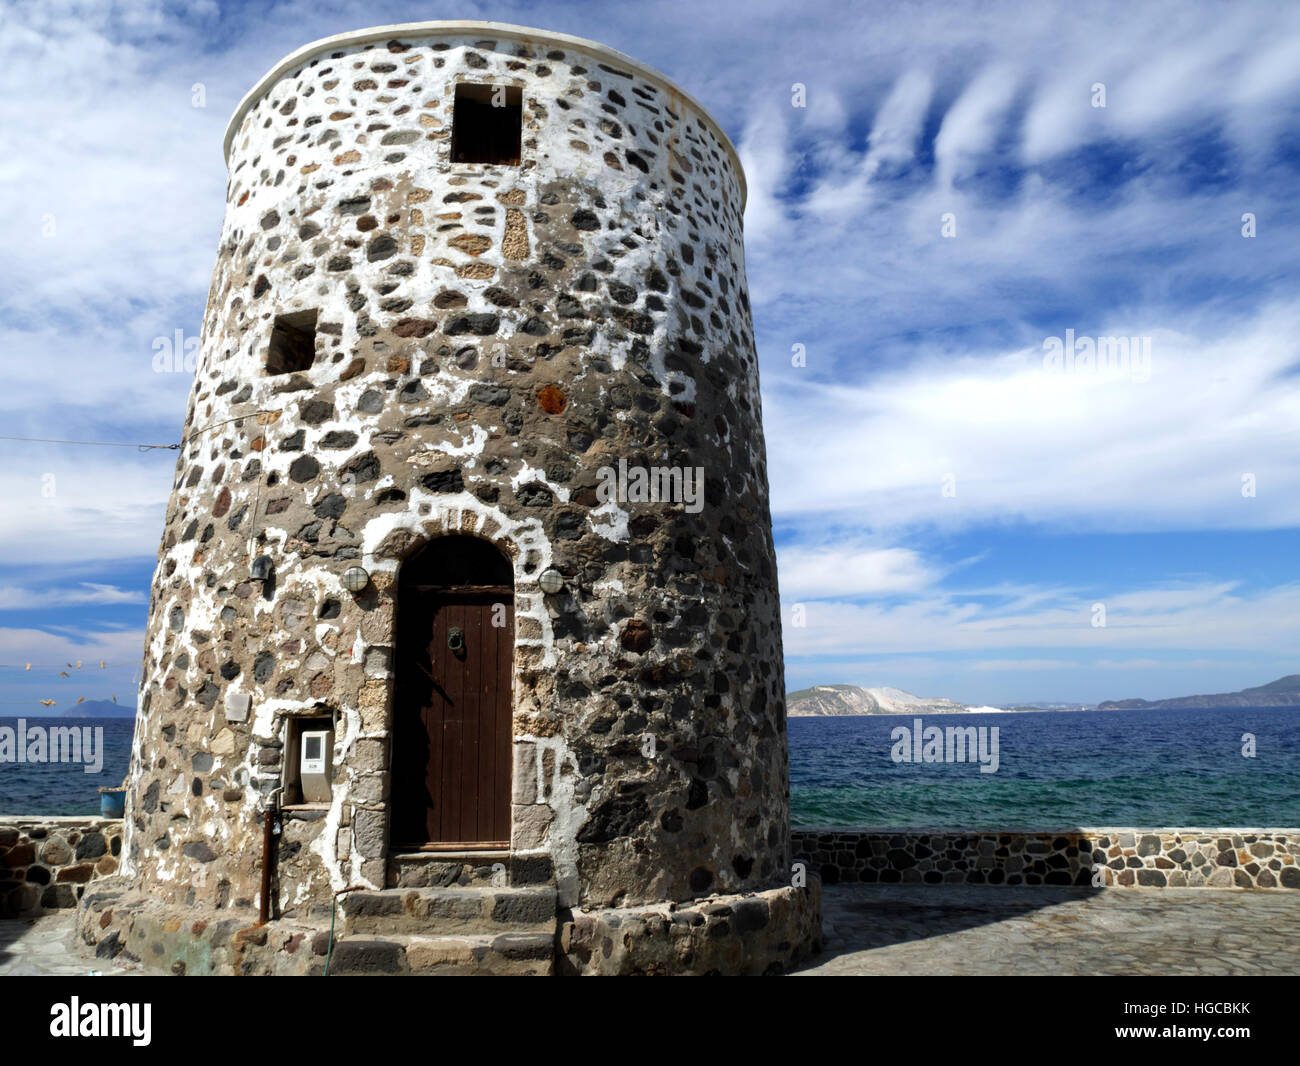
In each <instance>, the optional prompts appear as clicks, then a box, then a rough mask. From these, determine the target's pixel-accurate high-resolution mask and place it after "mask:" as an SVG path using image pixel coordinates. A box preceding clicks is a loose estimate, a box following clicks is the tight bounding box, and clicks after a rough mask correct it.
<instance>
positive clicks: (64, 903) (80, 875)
mask: <svg viewBox="0 0 1300 1066" xmlns="http://www.w3.org/2000/svg"><path fill="white" fill-rule="evenodd" d="M121 852H122V822H121V819H117V820H112V819H108V818H79V817H57V816H53V815H36V816H33V817H23V816H17V817H14V816H4V817H0V918H18V917H26V916H28V915H36V914H41V913H42V912H44V911H47V910H57V909H60V908H65V907H75V906H76V905H77V901H78V900H79V899H80V898H81V894H82V893H83V892H84V891H85V888H86V885H87V883H89V882H90V881H92V880H94V879H95V878H96V877H103V876H105V875H107V874H111V873H114V872H115V871H116V870H117V863H118V856H119V855H120V854H121Z"/></svg>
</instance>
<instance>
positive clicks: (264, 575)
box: [248, 555, 275, 581]
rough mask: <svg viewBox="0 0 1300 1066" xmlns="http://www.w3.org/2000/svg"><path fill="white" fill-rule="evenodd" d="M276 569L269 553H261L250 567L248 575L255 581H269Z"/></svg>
mask: <svg viewBox="0 0 1300 1066" xmlns="http://www.w3.org/2000/svg"><path fill="white" fill-rule="evenodd" d="M274 571H275V564H274V563H273V562H271V557H270V556H269V555H259V556H258V557H257V558H256V559H254V560H253V565H252V566H251V567H249V569H248V576H249V577H251V578H252V579H253V580H254V581H269V580H270V578H271V574H272V573H273V572H274Z"/></svg>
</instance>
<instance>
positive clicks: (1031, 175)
mask: <svg viewBox="0 0 1300 1066" xmlns="http://www.w3.org/2000/svg"><path fill="white" fill-rule="evenodd" d="M432 18H485V19H495V20H497V21H503V22H515V23H523V24H526V25H535V26H540V27H544V28H549V29H555V30H560V31H563V32H568V33H575V34H579V35H581V36H586V37H591V38H594V39H596V40H600V41H602V42H604V43H607V44H609V45H611V46H613V47H615V48H618V49H621V50H623V51H625V52H628V53H629V54H631V55H634V56H636V57H637V58H639V59H641V60H643V61H645V62H647V63H649V64H651V65H654V66H656V67H658V68H659V69H661V70H663V71H664V72H665V73H666V74H668V75H669V76H670V77H672V78H673V79H675V80H676V81H678V82H679V83H680V84H681V85H683V86H684V87H685V88H687V89H688V90H689V91H690V92H691V93H692V94H693V95H695V96H696V97H697V98H698V99H700V100H701V101H702V102H703V103H704V104H705V105H706V106H707V107H709V108H710V110H712V112H713V113H714V114H715V116H716V117H717V118H718V119H719V121H720V122H721V123H722V125H723V126H724V128H725V129H726V130H727V131H728V133H729V134H730V136H731V137H732V139H733V140H734V141H735V143H736V144H737V146H738V147H739V149H740V152H741V156H742V159H743V161H744V164H745V167H746V172H747V175H748V179H749V186H750V201H749V206H748V209H747V211H746V241H747V254H748V272H749V281H750V292H751V300H752V303H753V306H754V313H755V325H756V334H757V339H758V344H759V352H760V362H761V371H762V376H763V395H764V416H765V423H766V434H767V447H768V456H769V467H770V475H771V481H772V509H773V517H774V521H775V527H776V535H777V545H778V551H779V554H780V570H781V581H782V600H783V605H784V609H785V638H786V652H787V662H786V668H787V680H788V683H789V686H790V687H791V688H796V687H802V686H805V685H808V684H814V683H819V682H845V683H857V684H864V685H894V686H897V687H900V688H905V689H908V690H911V691H914V692H919V693H921V694H924V695H944V696H949V697H952V698H955V699H959V700H964V701H967V702H973V703H991V704H995V705H997V704H1005V703H1009V702H1016V701H1030V700H1080V701H1088V702H1092V701H1096V700H1101V699H1108V698H1122V697H1126V696H1147V697H1158V696H1166V695H1177V694H1182V693H1187V692H1196V691H1224V690H1232V689H1236V688H1240V687H1244V686H1246V685H1251V684H1258V683H1262V682H1264V681H1268V680H1271V679H1273V678H1274V677H1277V676H1279V675H1281V674H1285V673H1292V672H1300V660H1297V658H1296V655H1295V650H1296V648H1297V647H1300V576H1298V575H1297V566H1296V560H1297V554H1298V553H1297V547H1300V542H1298V541H1297V536H1296V527H1297V525H1300V469H1298V468H1297V463H1296V461H1295V457H1296V455H1297V451H1298V449H1297V444H1300V441H1298V440H1297V435H1298V434H1300V376H1298V375H1297V373H1296V370H1297V367H1298V366H1300V361H1298V354H1300V353H1298V352H1297V343H1296V338H1297V337H1300V328H1298V327H1300V296H1298V295H1297V293H1296V286H1295V279H1294V264H1295V261H1296V248H1297V247H1298V246H1300V213H1298V212H1297V199H1296V195H1295V189H1296V188H1297V185H1298V183H1297V178H1298V177H1300V148H1298V147H1297V144H1296V141H1295V136H1294V131H1295V130H1296V128H1297V124H1298V123H1297V120H1298V119H1300V64H1297V63H1296V62H1295V57H1296V56H1297V55H1300V10H1297V9H1292V8H1288V7H1286V6H1284V5H1275V4H1271V3H1258V4H1250V3H1244V4H1235V5H1231V6H1225V5H1219V4H1192V3H1178V4H1161V3H1149V4H1140V5H1139V4H1132V3H1120V4H1108V3H1096V4H1088V5H1068V4H1051V3H1033V4H1008V3H1002V4H999V3H990V4H981V5H978V6H976V5H956V4H952V5H946V4H921V3H916V4H897V3H888V4H884V3H882V4H860V3H852V4H851V3H842V2H841V3H831V2H825V3H811V4H798V5H795V4H788V3H770V2H757V3H753V2H745V3H739V2H722V3H714V4H709V5H698V4H684V3H649V4H635V3H626V4H609V3H591V4H588V3H558V4H544V5H543V4H526V3H514V4H509V3H507V4H476V3H456V4H444V3H422V4H419V5H411V4H392V3H377V4H376V3H366V4H361V3H315V2H313V3H284V4H261V3H259V4H256V5H236V4H229V5H227V4H220V5H219V4H215V3H208V4H192V5H186V6H185V7H181V6H179V5H172V4H165V3H156V2H145V0H141V2H126V3H120V4H103V3H84V4H83V3H67V2H59V0H54V2H48V3H42V4H40V5H31V4H15V5H9V4H0V88H2V89H3V92H2V93H0V130H3V131H4V137H5V138H6V140H7V142H8V144H7V145H6V150H5V151H4V152H0V187H3V189H4V191H5V194H6V195H5V196H4V197H3V198H0V225H2V226H3V232H4V233H5V234H6V236H7V237H8V241H7V248H6V253H5V255H4V256H3V257H2V258H0V352H3V353H4V354H3V356H2V358H3V360H4V370H5V380H6V387H5V389H4V390H3V391H0V426H3V427H4V428H3V429H2V430H0V432H3V433H4V434H9V435H26V436H41V437H72V438H77V439H86V440H101V441H119V442H127V443H136V442H152V443H169V442H172V441H174V440H176V439H177V438H178V435H179V432H180V428H181V422H182V420H183V417H184V412H185V404H186V399H187V396H188V391H189V385H190V379H189V376H188V375H186V374H184V373H157V372H155V370H154V367H153V361H154V353H155V348H154V344H155V341H156V339H157V338H160V337H171V336H173V335H174V334H175V331H176V330H182V331H183V332H184V335H185V336H197V334H198V330H199V324H200V319H201V315H202V310H203V303H204V300H205V298H206V294H207V286H208V281H209V278H210V274H211V268H212V263H213V258H214V256H215V252H216V245H217V240H218V235H219V230H220V224H221V214H222V210H223V205H224V182H225V173H224V167H223V164H222V159H221V136H222V133H223V131H224V127H225V123H226V121H227V119H228V118H229V116H230V113H231V112H232V111H233V109H234V107H235V105H236V103H237V102H238V100H239V98H240V97H241V96H242V95H243V93H244V92H245V91H246V90H247V89H248V88H249V87H250V86H252V85H253V84H254V82H255V81H256V80H257V79H258V78H259V77H260V76H261V75H262V74H263V73H264V72H265V71H266V70H267V69H268V68H270V67H271V66H272V65H273V64H274V62H275V61H276V60H278V59H279V58H281V57H282V56H283V55H284V54H286V53H288V52H290V51H292V50H293V49H294V48H296V47H298V46H299V45H301V44H304V43H306V42H308V41H311V40H314V39H316V38H319V37H323V36H327V35H329V34H332V33H337V32H342V31H345V30H349V29H355V28H359V27H363V26H367V25H377V24H384V23H392V22H402V21H411V20H415V19H432ZM796 84H798V85H801V86H803V87H804V97H805V102H806V106H805V107H796V106H794V102H795V101H794V96H795V94H794V92H793V87H794V86H795V85H796ZM196 85H201V86H202V94H201V95H202V101H201V102H202V103H203V106H201V107H196V106H194V104H195V102H196V100H195V86H196ZM1099 85H1100V86H1104V94H1105V101H1104V102H1105V106H1104V107H1100V106H1095V105H1096V104H1097V103H1098V100H1099V97H1098V90H1097V88H1096V87H1097V86H1099ZM1245 215H1251V216H1253V218H1254V220H1255V235H1254V236H1253V237H1246V236H1243V225H1244V223H1243V216H1245ZM945 231H946V232H947V234H949V235H945ZM1067 330H1071V331H1073V333H1072V334H1071V335H1072V336H1074V337H1076V338H1090V339H1096V338H1110V337H1123V338H1140V339H1142V340H1141V341H1140V342H1139V343H1140V345H1148V346H1149V347H1147V348H1146V349H1145V350H1146V351H1149V364H1144V366H1145V368H1146V370H1145V372H1144V373H1142V374H1139V373H1136V372H1135V371H1134V368H1133V366H1130V367H1129V369H1128V372H1127V373H1113V374H1109V375H1103V374H1097V373H1091V372H1087V371H1086V368H1079V367H1075V368H1074V369H1073V370H1072V371H1071V372H1063V373H1054V372H1052V369H1051V367H1049V366H1047V365H1045V363H1044V354H1045V348H1044V345H1045V342H1047V341H1048V338H1052V337H1057V338H1062V339H1063V338H1065V337H1066V331H1067ZM795 345H802V346H803V351H804V353H805V360H804V364H805V365H793V362H792V349H793V347H794V346H795ZM0 456H3V459H4V461H3V463H0V499H3V500H4V501H5V507H4V508H2V509H0V664H4V665H5V666H6V667H13V666H18V667H22V666H23V665H24V664H26V663H28V662H31V663H33V664H34V666H35V667H36V669H34V670H33V671H30V672H29V671H26V670H24V669H17V670H15V669H4V670H0V712H4V711H8V712H10V713H14V712H16V711H21V710H24V709H28V708H33V707H34V704H33V701H34V700H37V699H41V698H53V699H57V700H58V701H59V705H60V707H63V706H66V705H67V704H68V703H71V702H73V701H75V699H76V698H77V697H78V696H85V697H87V698H104V697H107V696H110V695H117V697H118V699H119V700H123V701H125V702H132V701H133V700H134V695H133V684H132V678H133V677H134V675H135V671H136V669H137V666H138V662H139V659H140V655H141V648H142V635H143V625H144V618H145V612H146V609H147V603H146V599H147V591H148V585H149V581H150V577H151V574H152V568H153V560H154V558H155V553H156V550H157V543H158V537H159V535H160V532H161V528H162V515H163V507H164V504H165V501H166V497H167V492H168V488H169V485H170V480H171V471H172V465H173V461H174V453H172V452H166V451H154V452H148V453H140V452H137V451H136V450H134V449H133V448H72V447H66V446H53V445H28V444H19V443H16V442H5V441H0ZM1243 479H1253V485H1254V494H1253V495H1243ZM1096 604H1102V605H1104V607H1105V612H1106V625H1105V626H1096V625H1094V624H1093V620H1094V619H1095V617H1096V611H1095V607H1094V605H1096ZM796 608H799V611H798V615H796V614H795V610H796ZM796 620H801V621H802V622H803V623H804V624H802V625H800V624H796ZM78 660H80V661H81V662H82V664H83V665H82V669H81V671H80V672H77V671H76V670H75V669H68V668H67V667H66V666H65V665H63V664H66V663H68V662H73V663H75V662H76V661H78ZM101 660H103V661H104V662H105V663H106V664H107V666H106V668H105V669H104V670H103V671H100V670H99V666H98V664H99V662H100V661H101ZM55 666H58V667H59V669H63V670H68V673H69V674H70V675H71V676H69V677H67V678H63V677H60V676H59V671H58V670H56V669H50V668H52V667H55Z"/></svg>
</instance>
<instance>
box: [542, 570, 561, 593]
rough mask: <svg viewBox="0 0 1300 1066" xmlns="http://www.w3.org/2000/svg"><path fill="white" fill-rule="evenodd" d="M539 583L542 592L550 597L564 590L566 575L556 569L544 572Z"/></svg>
mask: <svg viewBox="0 0 1300 1066" xmlns="http://www.w3.org/2000/svg"><path fill="white" fill-rule="evenodd" d="M537 583H538V584H539V585H541V587H542V591H543V592H545V593H546V594H547V595H548V596H549V595H551V594H553V593H556V592H559V591H560V589H562V588H564V575H563V574H561V573H560V572H559V571H558V570H556V569H554V568H552V569H550V570H543V571H542V576H541V577H539V578H538V579H537Z"/></svg>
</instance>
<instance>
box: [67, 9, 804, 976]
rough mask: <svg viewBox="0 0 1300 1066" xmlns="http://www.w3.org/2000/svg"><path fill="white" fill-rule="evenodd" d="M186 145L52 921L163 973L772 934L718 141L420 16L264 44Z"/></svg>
mask: <svg viewBox="0 0 1300 1066" xmlns="http://www.w3.org/2000/svg"><path fill="white" fill-rule="evenodd" d="M226 154H227V162H228V166H229V183H228V189H227V206H226V216H225V225H224V229H223V233H222V239H221V248H220V253H219V256H218V259H217V265H216V270H215V272H214V275H213V280H212V288H211V292H210V295H209V300H208V306H207V313H206V317H205V320H204V325H203V336H202V344H201V351H200V356H199V359H198V366H197V369H196V372H195V381H194V388H193V392H192V395H191V398H190V404H189V411H188V414H187V417H186V424H185V433H184V444H183V447H182V449H181V453H180V458H179V460H178V463H177V469H176V477H175V483H174V488H173V492H172V496H171V500H170V503H169V505H168V509H167V516H166V527H165V530H164V532H163V538H162V547H161V550H160V553H159V564H158V569H157V572H156V575H155V578H154V583H153V589H152V602H151V607H150V613H149V625H148V634H147V642H146V648H145V658H144V680H143V684H142V689H141V694H140V705H139V716H138V719H137V732H136V738H135V746H134V753H133V758H132V766H131V773H130V779H129V801H128V808H127V815H126V827H125V846H124V855H125V861H124V863H123V875H122V877H120V878H117V879H115V880H114V881H111V882H105V883H104V884H103V885H99V886H94V887H92V888H91V889H90V890H88V891H87V894H86V900H85V904H84V907H83V922H82V928H83V933H84V935H85V936H86V937H87V939H89V940H91V941H95V942H103V941H106V940H107V941H109V946H108V948H107V949H105V950H106V952H107V953H111V952H112V951H114V950H118V949H123V950H126V951H128V953H130V954H134V955H138V956H139V957H141V958H143V959H145V960H146V961H147V962H149V963H151V964H154V965H158V966H164V967H171V968H172V969H178V968H179V969H188V970H189V971H191V972H192V971H194V970H196V969H197V970H205V971H218V972H231V971H233V972H272V971H274V972H313V971H316V970H319V969H321V968H322V967H323V966H324V958H325V957H326V956H328V957H329V958H330V960H331V966H332V967H333V972H339V971H340V970H342V971H347V970H365V969H371V970H388V971H393V972H440V971H456V970H465V971H467V972H472V971H484V970H487V971H493V970H497V971H502V972H552V970H553V969H554V970H555V971H556V972H710V971H719V972H763V971H767V970H771V969H780V968H783V967H785V966H788V965H789V964H790V963H791V962H792V961H793V960H796V959H798V958H799V957H801V956H802V955H804V954H807V953H808V952H810V951H812V950H815V948H816V946H817V941H818V940H819V939H820V918H819V902H818V894H817V885H816V882H815V881H814V882H813V883H812V884H811V885H809V884H806V883H805V881H804V878H803V877H802V872H801V870H800V869H799V868H798V867H797V866H796V867H795V868H793V869H792V866H791V860H790V851H789V794H788V793H789V790H788V771H787V757H786V733H785V704H784V682H783V675H782V666H781V631H780V616H779V609H778V602H777V583H776V570H775V564H774V553H773V546H772V539H771V527H770V519H769V512H768V500H767V471H766V466H765V461H764V446H763V433H762V425H761V420H760V409H759V390H758V364H757V359H756V357H755V349H754V337H753V329H752V324H751V318H750V309H749V299H748V296H747V293H746V284H745V270H744V251H743V243H742V225H741V212H742V210H743V205H744V195H745V189H744V177H743V174H742V172H741V168H740V164H739V162H738V161H737V158H736V153H735V150H734V148H733V147H732V145H731V143H730V142H729V141H728V139H727V137H726V136H725V134H724V133H723V132H722V131H721V129H720V128H719V127H718V125H717V124H716V123H715V122H714V121H713V119H712V118H710V117H709V115H708V114H707V113H706V112H705V111H704V110H703V109H702V108H701V107H700V106H699V105H698V104H697V103H695V102H694V101H693V100H692V99H691V98H690V97H689V96H687V95H686V94H685V93H684V92H682V91H681V90H680V89H678V88H676V87H675V86H674V85H673V84H672V83H670V82H669V81H668V80H667V79H665V78H664V77H663V76H662V75H660V74H658V73H656V72H655V71H653V70H650V69H648V68H646V67H644V66H642V65H641V64H639V63H637V62H635V61H634V60H632V59H630V58H628V57H627V56H624V55H622V54H620V53H618V52H614V51H612V50H610V49H607V48H604V47H602V46H600V45H597V44H594V43H592V42H590V41H584V40H579V39H576V38H572V37H567V36H564V35H560V34H555V33H549V32H544V31H540V30H531V29H523V28H519V27H512V26H504V25H500V24H494V23H482V22H456V23H451V22H431V23H421V24H411V25H402V26H390V27H384V28H382V29H376V30H365V31H361V32H357V33H350V34H345V35H343V36H339V37H334V38H330V39H328V40H324V41H318V42H316V43H315V44H311V45H308V46H307V47H305V48H302V49H300V50H299V51H297V52H295V53H294V54H293V55H291V56H289V57H288V58H287V59H285V60H284V61H283V62H281V63H280V64H279V65H278V66H276V68H275V69H274V70H273V71H271V72H270V73H269V74H268V75H267V76H266V77H265V78H263V79H262V81H261V82H260V83H259V84H258V85H257V86H256V87H255V88H254V89H253V90H252V91H251V92H250V93H249V94H248V96H247V97H245V99H244V101H243V102H242V103H241V105H240V106H239V108H238V110H237V111H236V113H235V116H234V118H233V119H232V121H231V124H230V127H229V131H228V133H227V136H226ZM335 908H337V910H335ZM332 914H333V916H334V917H335V918H336V919H337V922H336V927H335V932H334V933H333V934H332V935H331V934H327V933H326V931H325V930H326V929H328V927H329V924H330V918H331V916H332Z"/></svg>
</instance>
